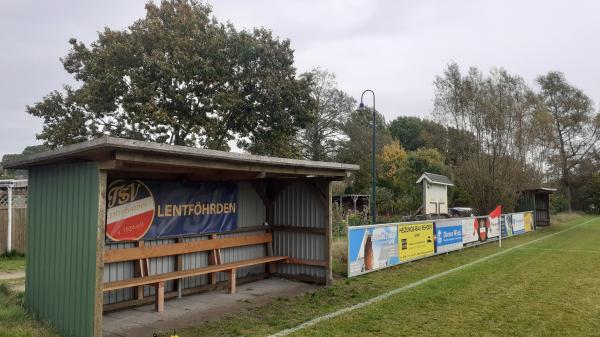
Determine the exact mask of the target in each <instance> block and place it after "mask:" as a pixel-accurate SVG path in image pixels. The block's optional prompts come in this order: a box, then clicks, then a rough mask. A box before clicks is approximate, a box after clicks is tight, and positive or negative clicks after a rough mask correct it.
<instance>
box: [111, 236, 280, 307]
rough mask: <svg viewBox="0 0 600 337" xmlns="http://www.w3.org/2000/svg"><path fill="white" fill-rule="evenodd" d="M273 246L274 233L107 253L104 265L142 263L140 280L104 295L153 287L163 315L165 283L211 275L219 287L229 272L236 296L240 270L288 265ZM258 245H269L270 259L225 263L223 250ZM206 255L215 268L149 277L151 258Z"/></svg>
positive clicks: (125, 282)
mask: <svg viewBox="0 0 600 337" xmlns="http://www.w3.org/2000/svg"><path fill="white" fill-rule="evenodd" d="M272 242H273V236H272V234H271V233H266V234H259V235H248V236H240V237H229V238H217V237H216V235H212V236H211V238H210V239H209V240H199V241H192V242H182V243H173V244H167V245H158V246H140V247H134V248H124V249H113V250H106V251H104V263H114V262H125V261H138V263H139V265H138V266H139V270H140V276H139V277H135V278H131V279H127V280H122V281H113V282H107V283H104V284H103V291H109V290H116V289H122V288H129V287H142V286H144V285H153V286H154V287H155V289H156V294H155V296H156V300H155V307H156V311H157V312H162V311H163V310H164V297H165V292H164V291H165V290H164V288H165V282H167V281H172V280H181V279H183V278H186V277H191V276H199V275H209V277H210V282H211V283H212V284H216V281H217V273H219V272H227V273H228V276H229V293H231V294H233V293H235V290H236V289H235V288H236V271H237V269H239V268H243V267H250V266H255V265H259V264H268V265H269V270H270V271H271V272H273V271H274V269H275V265H274V263H276V262H287V260H288V257H287V256H272V255H273V249H272ZM257 244H266V245H267V247H266V248H267V256H264V257H259V258H253V259H246V260H241V261H235V262H229V263H221V249H224V248H234V247H242V246H249V245H257ZM206 251H208V252H209V253H210V256H209V257H210V259H209V260H210V262H211V265H209V266H207V267H202V268H195V269H189V270H179V271H174V272H169V273H163V274H156V275H149V274H150V273H149V270H150V268H149V259H151V258H158V257H165V256H174V255H183V254H191V253H198V252H206ZM138 291H141V289H139V290H138Z"/></svg>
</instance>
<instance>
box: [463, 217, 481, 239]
mask: <svg viewBox="0 0 600 337" xmlns="http://www.w3.org/2000/svg"><path fill="white" fill-rule="evenodd" d="M460 221H461V225H462V235H463V240H462V241H463V245H465V246H466V245H469V244H472V243H474V242H478V241H479V221H477V218H462V219H461V220H460Z"/></svg>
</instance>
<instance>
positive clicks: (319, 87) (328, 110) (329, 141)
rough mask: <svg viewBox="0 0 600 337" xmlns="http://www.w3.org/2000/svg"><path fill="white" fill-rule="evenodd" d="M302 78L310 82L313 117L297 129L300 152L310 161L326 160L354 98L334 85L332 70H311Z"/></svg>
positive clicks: (331, 154) (336, 144) (332, 154)
mask: <svg viewBox="0 0 600 337" xmlns="http://www.w3.org/2000/svg"><path fill="white" fill-rule="evenodd" d="M302 78H304V79H306V80H307V81H308V82H309V83H310V94H311V98H312V100H313V102H314V105H313V115H314V120H313V121H312V122H311V123H309V124H308V125H307V126H306V129H304V130H303V131H301V132H300V137H299V142H300V144H301V146H302V155H303V157H304V158H306V159H310V160H320V161H325V160H330V159H332V158H334V157H335V155H336V154H337V152H338V150H339V145H340V140H341V137H342V135H343V132H342V127H343V125H344V123H345V122H346V120H347V119H348V117H349V116H350V114H351V113H352V111H353V110H354V109H355V108H356V101H355V100H354V98H352V97H350V96H349V95H348V94H346V93H345V92H343V91H342V90H339V89H338V88H337V82H336V79H335V74H333V73H330V72H327V71H324V70H321V69H313V70H311V71H310V72H307V73H305V74H303V75H302Z"/></svg>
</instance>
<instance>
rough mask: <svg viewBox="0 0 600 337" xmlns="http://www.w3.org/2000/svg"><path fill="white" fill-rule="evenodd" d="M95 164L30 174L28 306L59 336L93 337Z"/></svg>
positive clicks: (54, 167)
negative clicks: (55, 330) (58, 333)
mask: <svg viewBox="0 0 600 337" xmlns="http://www.w3.org/2000/svg"><path fill="white" fill-rule="evenodd" d="M98 174H99V173H98V169H97V166H96V164H95V163H76V164H60V165H51V166H39V167H33V168H31V169H30V170H29V205H28V214H29V217H28V234H27V235H28V240H27V241H28V242H27V246H28V247H27V273H26V284H27V286H26V292H25V303H26V306H27V307H28V308H29V309H30V310H31V311H32V312H33V313H35V314H36V315H37V316H38V317H39V318H41V319H45V320H48V321H50V322H52V324H53V325H54V326H55V327H56V328H57V329H58V330H59V331H60V332H61V334H62V335H63V336H92V335H93V332H94V326H93V324H94V302H95V282H96V277H95V274H96V226H97V222H98V201H99V200H98V193H99V187H98V184H99V178H98Z"/></svg>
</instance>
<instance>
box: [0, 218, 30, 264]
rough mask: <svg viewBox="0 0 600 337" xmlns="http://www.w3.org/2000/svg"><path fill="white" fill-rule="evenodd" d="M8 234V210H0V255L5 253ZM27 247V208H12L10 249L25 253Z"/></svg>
mask: <svg viewBox="0 0 600 337" xmlns="http://www.w3.org/2000/svg"><path fill="white" fill-rule="evenodd" d="M7 234H8V209H6V208H1V209H0V254H2V253H4V252H6V249H7V242H6V239H7ZM26 247H27V208H13V213H12V249H13V250H16V251H18V252H20V253H25V252H26Z"/></svg>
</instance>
